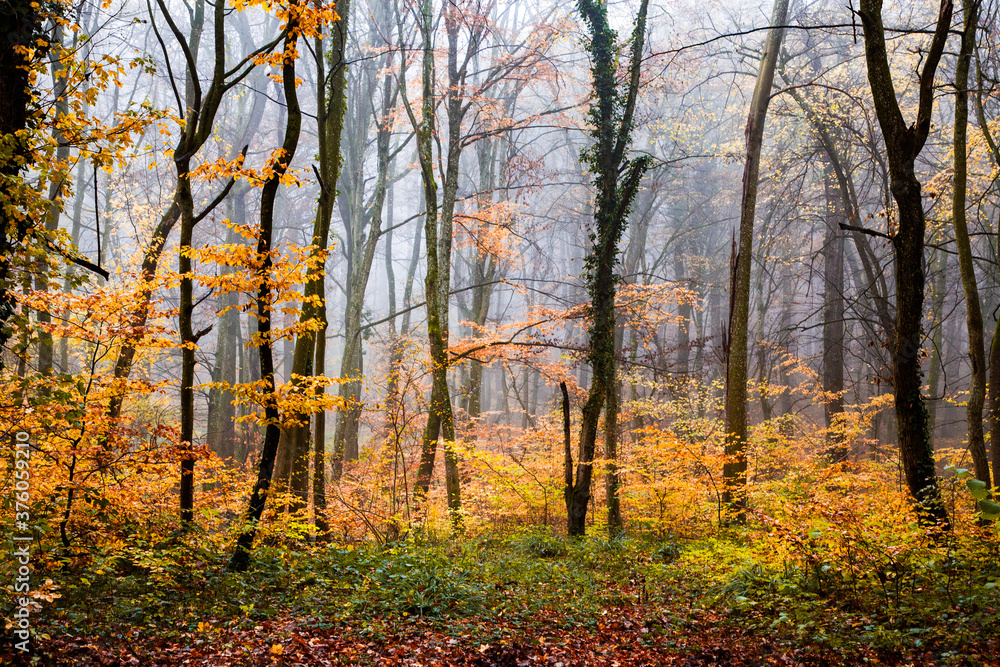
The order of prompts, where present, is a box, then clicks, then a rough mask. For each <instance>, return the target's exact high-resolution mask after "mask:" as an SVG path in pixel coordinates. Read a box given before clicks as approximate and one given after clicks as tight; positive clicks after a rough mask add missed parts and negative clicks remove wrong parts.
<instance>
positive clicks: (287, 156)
mask: <svg viewBox="0 0 1000 667" xmlns="http://www.w3.org/2000/svg"><path fill="white" fill-rule="evenodd" d="M218 6H220V7H221V6H222V3H219V5H218ZM297 10H298V5H297V4H296V3H295V2H294V0H293V2H291V3H290V4H289V17H288V31H287V36H286V38H285V44H284V59H283V62H282V68H281V76H282V85H283V88H284V93H285V103H286V106H287V114H286V118H285V138H284V141H283V142H282V155H283V157H282V160H281V161H279V162H277V163H275V164H274V165H273V173H272V175H271V177H270V178H268V179H267V181H266V182H265V183H264V187H263V189H262V191H261V196H260V231H259V237H258V240H257V261H259V262H260V273H259V275H260V276H261V277H260V285H259V287H258V289H257V298H256V302H257V320H258V322H259V324H258V330H259V332H260V341H261V342H260V348H259V350H260V374H261V379H262V380H263V381H264V384H265V394H264V419H265V426H264V445H263V447H262V449H261V454H260V462H259V464H258V466H257V482H256V483H255V484H254V487H253V493H252V494H251V496H250V503H249V506H248V507H247V512H246V517H245V521H246V524H245V527H244V529H243V532H242V533H240V536H239V537H238V538H237V541H236V548H235V550H234V551H233V555H232V558H231V559H230V561H229V568H230V569H231V570H234V571H237V572H242V571H244V570H246V569H247V568H248V567H249V566H250V550H251V548H252V547H253V540H254V537H255V536H256V534H257V524H258V523H259V522H260V519H261V516H263V514H264V505H265V503H266V502H267V494H268V490H269V489H270V486H271V476H272V474H273V472H274V459H275V456H276V455H277V453H278V439H279V438H280V436H281V426H280V423H281V415H280V413H279V411H278V402H277V395H276V393H275V381H274V352H273V343H272V340H271V316H272V312H271V307H272V303H271V301H272V297H273V295H272V291H271V283H270V280H271V269H272V266H273V262H272V259H271V250H272V247H271V243H272V239H273V229H274V200H275V197H276V195H277V193H278V187H279V186H280V185H281V177H282V176H283V175H284V174H285V173H286V172H287V171H288V165H289V164H290V163H291V161H292V158H293V157H294V156H295V149H296V148H297V146H298V143H299V134H300V131H301V129H302V111H301V109H300V108H299V100H298V93H297V91H296V89H295V57H294V54H295V50H296V49H295V47H296V44H297V42H298V15H297Z"/></svg>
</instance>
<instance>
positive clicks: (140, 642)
mask: <svg viewBox="0 0 1000 667" xmlns="http://www.w3.org/2000/svg"><path fill="white" fill-rule="evenodd" d="M191 546H192V543H191V542H173V543H169V544H161V545H158V547H157V548H156V549H154V550H153V551H146V552H142V553H140V552H137V551H134V550H124V551H123V550H122V549H121V548H119V549H118V551H117V554H114V553H112V552H110V551H109V552H108V553H107V554H105V556H102V557H98V556H94V555H93V554H90V555H88V557H87V558H86V561H85V562H84V561H83V560H79V561H77V562H72V563H68V564H67V565H66V567H65V568H64V572H53V573H51V575H50V576H52V578H53V579H56V578H60V579H62V582H61V584H60V589H59V590H61V597H57V598H55V599H53V600H51V601H49V602H45V603H44V604H43V608H42V609H40V610H39V611H38V613H37V615H36V617H35V618H34V619H33V621H32V622H33V631H34V633H35V635H34V636H33V637H32V639H31V648H32V652H31V653H30V654H23V653H19V652H17V651H15V650H13V647H12V646H11V644H9V643H6V642H5V644H4V645H0V664H4V665H8V664H10V665H12V666H17V665H39V666H42V667H47V666H49V665H52V666H60V665H108V666H111V665H140V666H144V667H145V666H149V667H154V666H164V667H166V666H174V665H204V666H215V665H219V666H223V665H225V666H230V665H232V666H237V665H239V666H247V667H249V666H256V665H261V666H263V665H268V666H274V665H288V666H293V665H301V666H318V665H414V666H416V665H421V666H423V667H431V666H433V665H441V666H446V665H478V666H483V667H486V666H493V665H505V666H506V665H509V666H511V667H522V666H524V667H526V666H530V665H551V666H553V667H570V666H571V665H606V666H610V667H628V666H632V665H683V666H691V667H694V666H700V665H720V666H721V665H732V666H742V665H862V664H869V665H879V664H887V665H1000V628H998V627H997V618H998V609H1000V605H998V604H997V602H998V600H997V596H996V594H995V592H994V589H995V586H988V587H987V588H985V589H983V590H984V591H985V592H984V593H983V594H980V595H978V597H976V596H972V595H969V594H967V593H968V592H967V591H966V592H965V593H962V594H957V595H948V594H945V595H944V596H943V597H942V594H941V590H931V586H930V583H931V580H930V579H918V573H916V572H914V573H913V574H912V576H909V577H908V578H907V579H906V580H905V581H903V579H902V578H900V580H899V583H900V585H901V586H905V589H904V588H899V589H898V590H897V591H896V592H895V593H894V592H893V591H892V590H890V589H886V588H885V587H884V586H880V585H876V586H875V587H874V588H873V589H872V590H867V589H865V588H864V587H863V586H861V585H859V582H858V581H857V580H855V581H853V582H851V584H850V585H849V586H843V587H839V588H838V582H837V580H836V578H830V579H829V580H827V581H823V580H822V579H820V578H817V579H816V580H815V581H812V582H810V576H809V575H808V573H803V572H802V571H798V570H796V569H795V568H790V567H789V566H788V563H787V562H786V563H785V564H784V565H783V566H782V567H780V568H777V567H771V565H769V564H768V563H767V562H766V561H762V560H760V559H759V558H758V556H759V554H755V553H754V551H753V547H752V546H748V544H747V543H746V541H745V540H740V539H722V538H712V539H708V540H702V541H698V542H688V543H676V542H672V541H653V540H647V541H638V540H621V541H614V542H609V541H607V540H604V539H600V538H588V539H587V540H584V541H576V542H570V541H566V540H563V539H561V538H558V537H554V536H551V535H547V534H544V533H529V534H522V535H518V536H514V537H509V538H504V539H498V538H485V539H475V540H473V539H470V540H468V541H465V542H437V543H431V542H427V541H425V542H422V543H414V542H413V541H408V542H402V543H398V544H395V545H391V546H375V545H365V546H358V547H354V548H345V547H334V546H329V545H328V546H319V545H299V547H296V548H294V549H293V548H291V547H290V546H288V545H278V546H266V545H265V546H263V547H261V548H259V549H258V551H257V553H256V560H255V566H254V569H253V570H252V571H251V572H249V573H246V574H241V575H237V574H232V573H230V572H228V571H227V570H226V568H225V560H224V558H223V557H222V555H221V554H218V553H216V555H215V558H214V559H213V558H212V555H211V554H210V553H208V552H207V551H202V552H199V551H198V550H196V549H192V548H191ZM819 571H820V570H817V572H819ZM65 572H72V573H73V577H74V578H75V583H70V581H71V578H70V577H69V576H66V574H65ZM897 574H898V573H897ZM949 576H950V577H951V581H950V583H948V585H949V586H950V587H951V589H953V590H959V589H960V588H961V586H962V585H963V584H961V583H960V582H961V581H965V582H966V584H968V583H969V580H968V579H967V578H966V579H963V578H962V577H964V576H965V575H964V574H962V573H959V572H958V571H957V570H956V571H955V572H954V573H952V575H949ZM874 580H875V581H877V578H876V579H874ZM840 583H843V582H840ZM876 589H877V590H876ZM907 591H908V592H907ZM924 593H926V596H924V595H923V594H924ZM973 597H975V599H974V600H973V599H972V598H973ZM5 616H7V614H6V613H5ZM6 634H8V636H9V634H10V630H8V631H7V633H6Z"/></svg>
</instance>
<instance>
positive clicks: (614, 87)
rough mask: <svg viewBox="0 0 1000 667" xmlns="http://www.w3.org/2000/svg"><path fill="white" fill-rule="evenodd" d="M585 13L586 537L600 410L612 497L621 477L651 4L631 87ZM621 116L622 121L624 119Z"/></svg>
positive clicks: (576, 498) (612, 507)
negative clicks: (589, 206)
mask: <svg viewBox="0 0 1000 667" xmlns="http://www.w3.org/2000/svg"><path fill="white" fill-rule="evenodd" d="M579 7H580V13H581V14H582V16H583V18H584V20H585V21H586V23H587V27H588V29H589V34H590V43H589V45H588V51H589V52H590V55H591V76H592V80H593V88H594V98H595V99H594V102H593V103H592V105H591V108H590V112H589V121H590V126H591V136H593V137H594V139H595V144H594V145H593V146H592V147H591V148H590V149H588V153H587V154H585V155H584V156H583V157H584V158H585V159H586V160H587V161H588V162H590V163H591V172H592V173H593V174H594V181H595V185H596V190H597V192H596V206H595V215H594V222H595V227H596V230H595V232H596V233H595V235H594V240H595V244H594V247H593V249H592V251H591V255H590V257H588V259H587V269H588V271H587V276H586V279H587V286H588V290H589V292H590V318H591V324H590V330H589V332H588V333H589V337H590V343H589V348H590V358H589V361H590V366H591V367H592V369H593V378H592V380H591V384H590V391H589V393H588V396H587V402H586V403H585V404H584V406H583V413H582V416H581V420H580V445H579V447H580V449H579V455H578V456H577V464H576V478H575V481H574V483H573V485H572V488H571V489H570V492H569V496H570V497H571V499H570V502H569V503H568V506H569V512H568V517H567V530H568V532H569V534H570V535H574V536H579V535H583V534H584V533H585V532H586V519H587V508H588V506H589V504H590V496H591V490H590V487H591V481H592V478H593V461H594V454H595V451H596V444H597V430H598V421H599V419H600V414H601V408H602V407H605V404H606V405H607V409H606V410H605V428H604V433H605V438H606V439H607V440H606V442H605V449H606V451H607V454H608V458H609V459H610V460H611V468H610V469H609V471H608V474H609V475H610V476H611V477H612V479H611V480H609V482H608V494H609V495H613V496H614V497H615V498H617V492H618V485H619V482H618V478H617V469H616V468H615V467H614V466H615V465H616V463H617V462H616V461H615V460H614V457H615V456H616V455H617V449H616V437H617V429H618V401H617V397H611V396H610V394H611V393H612V392H614V391H615V382H616V375H617V373H616V364H615V294H616V280H617V278H616V276H615V264H616V262H617V259H618V243H619V241H620V239H621V235H622V232H623V231H624V226H625V224H626V221H627V220H628V215H629V212H630V209H631V206H632V201H633V199H634V198H635V194H636V192H637V191H638V189H639V183H640V181H641V179H642V176H643V174H644V173H645V171H646V169H647V168H648V166H649V160H648V158H646V157H645V156H643V157H639V158H636V159H629V158H628V157H627V156H626V151H627V150H628V149H629V147H630V145H631V139H632V119H633V114H634V112H635V105H636V97H637V95H638V89H639V76H640V67H641V62H642V49H643V44H644V40H645V36H646V14H647V10H648V7H649V3H648V0H643V1H642V3H641V4H640V6H639V12H638V14H637V15H636V21H635V28H634V30H633V32H632V49H631V53H630V58H629V65H628V74H629V76H628V79H627V83H626V84H625V85H621V84H619V82H618V81H617V76H616V73H617V69H618V68H617V63H618V56H619V52H618V51H619V49H618V46H617V35H616V34H615V32H614V31H613V30H612V29H611V28H610V26H609V25H608V17H607V6H606V5H603V4H600V3H597V2H594V1H593V0H582V1H581V2H580V4H579ZM619 113H620V114H621V115H618V114H619ZM621 529H622V520H621V515H620V513H619V512H618V511H617V502H614V503H612V504H609V506H608V531H609V533H611V534H612V535H616V534H618V533H620V532H621Z"/></svg>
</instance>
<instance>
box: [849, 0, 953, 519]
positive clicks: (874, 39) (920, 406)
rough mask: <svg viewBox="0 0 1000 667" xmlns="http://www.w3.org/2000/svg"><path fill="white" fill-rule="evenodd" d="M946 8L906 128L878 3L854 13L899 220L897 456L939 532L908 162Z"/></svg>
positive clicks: (917, 214)
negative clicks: (924, 393)
mask: <svg viewBox="0 0 1000 667" xmlns="http://www.w3.org/2000/svg"><path fill="white" fill-rule="evenodd" d="M952 9H953V7H952V2H951V0H941V4H940V9H939V13H938V20H937V25H936V27H935V31H934V36H933V38H932V39H931V43H930V46H929V48H928V49H927V50H926V52H925V56H924V62H923V67H922V69H921V71H920V85H919V102H918V107H917V118H916V120H915V122H914V123H913V124H912V125H910V126H907V124H906V121H905V120H904V119H903V115H902V113H901V112H900V109H899V103H898V101H897V98H896V91H895V88H894V85H893V81H892V71H891V70H890V68H889V57H888V53H887V51H886V43H885V28H884V26H883V24H882V0H861V4H860V9H859V11H858V15H859V16H860V18H861V24H862V27H863V29H864V37H865V60H866V62H867V63H868V81H869V83H870V86H871V91H872V97H873V99H874V102H875V113H876V115H877V117H878V121H879V125H880V126H881V128H882V136H883V138H884V140H885V149H886V158H887V161H888V166H889V177H890V189H891V192H892V196H893V198H894V199H895V200H896V205H897V207H898V215H899V226H898V230H897V232H896V234H895V235H894V236H893V238H892V247H893V256H894V259H895V264H896V331H895V336H894V338H893V343H892V357H893V359H892V375H893V389H894V391H895V408H896V424H897V429H898V434H899V450H900V458H901V459H902V464H903V472H904V474H905V476H906V483H907V486H908V487H909V490H910V493H911V494H912V496H913V498H914V499H915V500H916V504H917V512H918V514H919V516H920V519H921V521H922V522H923V523H925V524H937V525H938V526H940V527H941V528H943V529H949V528H950V522H949V520H948V512H947V510H946V508H945V506H944V502H943V499H942V497H941V491H940V489H939V488H938V485H937V478H936V474H935V473H936V471H935V463H934V452H933V451H932V449H931V443H930V438H929V434H928V432H927V409H926V407H925V406H924V400H923V396H922V395H921V384H922V383H921V379H920V375H921V373H920V356H921V355H920V347H921V345H920V344H921V319H922V316H923V301H924V268H923V260H924V234H925V230H926V221H925V219H924V209H923V203H922V199H921V195H920V182H919V181H918V180H917V177H916V174H915V172H914V163H915V161H916V158H917V156H918V155H919V154H920V151H921V149H922V148H923V146H924V143H925V142H926V140H927V135H928V133H929V132H930V128H931V112H932V111H933V106H934V74H935V72H936V70H937V66H938V63H939V62H940V60H941V54H942V52H943V51H944V46H945V42H946V41H947V39H948V30H949V28H950V26H951V17H952Z"/></svg>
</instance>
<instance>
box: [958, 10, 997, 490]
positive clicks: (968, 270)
mask: <svg viewBox="0 0 1000 667" xmlns="http://www.w3.org/2000/svg"><path fill="white" fill-rule="evenodd" d="M962 14H963V19H964V21H963V23H964V25H963V28H962V46H961V50H960V51H959V54H958V64H957V67H956V70H955V130H954V143H953V147H954V152H955V178H954V187H953V189H952V192H953V196H952V220H953V221H954V224H955V245H956V247H957V249H958V266H959V270H960V271H961V274H962V290H963V292H964V293H965V322H966V326H967V328H968V331H969V363H970V366H971V373H970V377H969V401H968V403H966V406H965V418H966V421H967V422H968V437H969V453H970V454H972V462H973V465H974V467H975V471H976V478H977V479H980V480H982V481H983V482H986V486H987V488H988V487H990V486H991V484H990V463H989V459H988V458H987V457H986V444H985V438H984V435H983V404H984V402H985V400H986V350H985V342H984V336H983V313H982V310H981V308H980V302H979V288H978V287H977V285H976V268H975V263H974V262H973V259H972V244H971V243H970V241H969V227H968V224H967V223H966V218H965V195H966V188H967V183H968V152H967V146H966V144H967V136H968V130H969V68H970V65H971V61H972V53H973V51H975V48H976V26H977V24H978V21H979V0H962Z"/></svg>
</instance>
